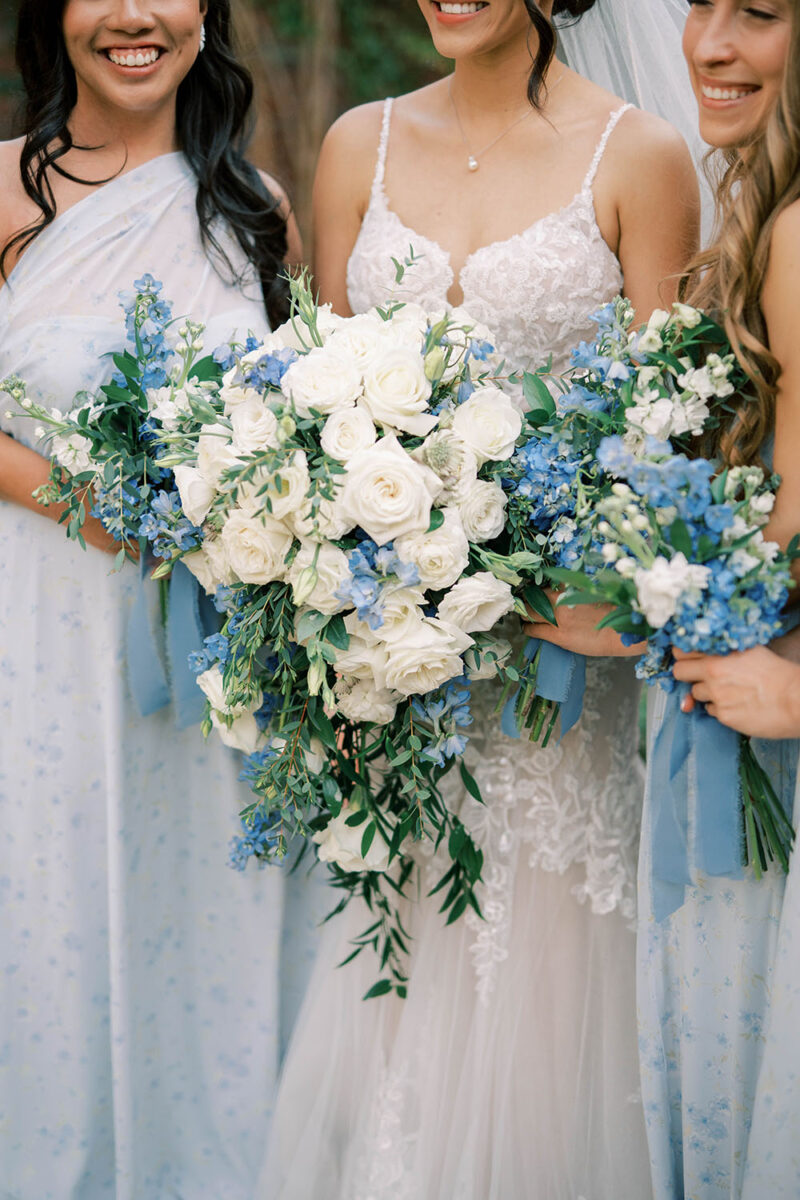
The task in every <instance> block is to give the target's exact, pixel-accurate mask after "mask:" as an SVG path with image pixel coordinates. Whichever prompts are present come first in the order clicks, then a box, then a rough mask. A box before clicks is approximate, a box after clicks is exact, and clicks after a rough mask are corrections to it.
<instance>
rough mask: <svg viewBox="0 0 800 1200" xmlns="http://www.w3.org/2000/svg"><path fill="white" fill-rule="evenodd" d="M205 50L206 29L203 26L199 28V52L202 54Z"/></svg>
mask: <svg viewBox="0 0 800 1200" xmlns="http://www.w3.org/2000/svg"><path fill="white" fill-rule="evenodd" d="M205 48H206V27H205V25H201V26H200V52H201V53H202V51H203V50H205Z"/></svg>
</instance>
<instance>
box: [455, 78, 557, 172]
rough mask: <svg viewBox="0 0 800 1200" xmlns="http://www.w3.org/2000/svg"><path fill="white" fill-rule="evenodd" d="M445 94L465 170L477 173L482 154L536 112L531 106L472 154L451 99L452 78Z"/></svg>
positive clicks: (552, 88) (551, 89)
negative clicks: (451, 113) (460, 144)
mask: <svg viewBox="0 0 800 1200" xmlns="http://www.w3.org/2000/svg"><path fill="white" fill-rule="evenodd" d="M566 74H567V72H566V71H563V72H562V73H561V75H559V77H558V79H557V80H556V81H555V83H554V84H553V86H552V87H551V88H550V91H551V92H552V91H553V90H554V89H555V88H557V87H558V85H559V83H561V80H562V79H563V78H564V75H566ZM447 94H448V95H449V97H450V103H451V104H452V106H453V112H454V113H455V118H456V123H457V124H458V132H459V133H460V134H461V140H462V142H463V143H464V149H465V150H466V152H467V170H468V171H477V170H478V168H479V167H480V165H481V164H480V159H481V158H483V156H484V154H486V153H487V152H488V151H489V150H491V148H492V146H496V145H497V143H498V142H499V141H500V139H501V138H504V137H505V136H506V134H507V133H511V130H512V129H516V127H517V125H520V124H521V123H522V122H523V121H527V119H528V117H531V116H533V114H534V112H536V109H534V108H533V107H532V106H531V107H529V108H528V109H527V111H526V112H524V113H523V114H522V116H521V117H517V119H516V120H515V121H512V122H511V124H510V125H509V126H507V127H506V128H505V129H504V130H503V131H502V133H498V135H497V137H496V138H492V140H491V141H490V142H488V143H487V144H486V145H485V146H483V147H482V149H480V150H477V151H475V152H474V153H473V151H472V150H471V149H470V146H469V141H468V140H467V135H466V133H465V132H464V126H463V125H462V124H461V117H460V116H459V115H458V109H457V108H456V102H455V100H454V99H453V78H452V76H451V77H450V79H448V81H447Z"/></svg>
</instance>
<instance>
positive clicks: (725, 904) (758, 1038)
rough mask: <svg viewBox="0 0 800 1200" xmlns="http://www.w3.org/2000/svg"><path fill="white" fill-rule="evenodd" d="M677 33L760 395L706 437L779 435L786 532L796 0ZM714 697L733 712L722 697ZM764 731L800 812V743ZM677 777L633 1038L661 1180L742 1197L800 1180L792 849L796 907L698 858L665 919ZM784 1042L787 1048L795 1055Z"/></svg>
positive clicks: (713, 7)
mask: <svg viewBox="0 0 800 1200" xmlns="http://www.w3.org/2000/svg"><path fill="white" fill-rule="evenodd" d="M684 49H685V51H686V56H687V60H688V62H689V68H690V74H691V77H692V82H693V86H694V90H695V92H696V95H697V99H698V103H699V106H700V128H701V133H702V135H703V138H704V139H705V140H706V141H707V142H708V143H710V144H711V145H712V146H715V147H718V148H720V149H722V150H724V151H725V155H726V161H727V171H726V174H725V176H724V179H723V181H722V183H721V185H720V187H719V189H718V208H719V213H720V220H719V223H718V229H719V234H718V236H717V239H716V241H715V242H714V243H713V245H712V246H711V248H710V250H709V251H707V252H706V253H705V254H704V255H702V256H701V257H700V258H699V259H698V260H697V261H696V262H695V263H694V264H693V265H692V266H691V267H690V269H689V274H688V277H687V288H686V294H687V295H688V298H689V299H690V300H691V301H692V302H694V303H696V304H699V305H701V306H703V307H705V308H707V309H710V310H715V311H717V312H720V313H722V314H723V315H724V321H725V324H726V328H727V330H728V333H729V336H730V338H731V342H732V344H733V345H734V346H735V347H738V355H739V357H740V361H741V362H742V364H743V365H744V367H745V369H746V370H747V372H748V374H749V375H750V377H751V379H752V380H753V383H754V391H755V394H756V399H755V400H745V399H742V400H741V401H740V402H739V404H738V406H737V407H736V409H735V411H734V412H733V413H732V414H731V418H730V420H729V422H728V424H727V425H726V426H725V427H724V428H723V429H722V430H721V431H720V433H719V436H718V437H717V438H716V439H715V442H714V444H713V445H710V446H706V447H705V448H704V449H705V450H706V451H711V452H716V453H718V454H719V455H720V456H721V457H722V458H723V459H724V460H726V461H728V462H745V463H746V462H753V461H756V460H757V459H758V458H759V452H760V451H762V450H763V448H765V447H769V446H770V445H771V444H773V441H774V454H773V455H772V457H773V459H774V467H775V470H776V471H778V472H779V473H780V474H781V475H782V477H783V484H782V487H781V489H780V492H779V496H778V500H777V503H776V506H775V509H774V512H773V514H772V518H771V520H770V523H769V526H768V527H767V535H768V536H769V537H771V538H772V539H774V540H776V541H779V542H780V543H781V544H783V545H786V544H787V543H788V542H789V541H790V540H791V537H792V535H793V534H794V533H795V532H796V531H797V528H798V517H797V514H798V513H800V472H799V471H798V465H797V464H798V448H799V447H800V346H798V341H797V328H798V319H799V318H800V199H799V198H800V140H798V134H797V130H798V127H800V126H799V125H798V122H800V90H799V89H798V82H797V81H798V76H799V74H800V5H798V3H797V0H769V2H767V0H765V2H764V3H752V4H748V5H745V4H742V3H739V2H738V0H711V2H710V3H709V2H704V3H695V4H692V6H691V8H690V12H689V16H688V21H687V26H686V32H685V37H684ZM790 131H791V132H790ZM765 457H769V455H767V454H765ZM751 654H752V659H751V657H750V656H748V655H744V656H738V659H737V657H736V656H735V657H734V658H732V659H731V660H730V662H729V663H727V662H725V660H719V666H718V667H714V668H713V671H714V672H716V671H719V672H720V674H721V676H724V675H725V673H726V672H728V671H731V670H732V669H734V667H735V665H736V663H737V661H738V662H740V663H742V664H745V665H744V666H743V667H741V668H739V673H740V675H746V674H747V673H748V672H749V671H750V668H749V667H748V666H747V665H746V664H747V663H749V662H751V661H753V662H755V663H758V662H759V661H761V660H762V658H763V656H765V655H766V656H768V657H769V652H768V651H766V650H759V651H753V652H751ZM702 661H703V663H705V664H706V666H705V667H702V666H701V667H698V664H697V662H696V661H695V660H690V661H687V662H682V663H680V664H679V665H678V666H677V667H676V675H677V676H678V677H679V678H680V679H682V680H691V679H693V678H694V679H701V677H702V674H703V672H704V671H705V672H706V674H707V669H706V668H707V664H708V663H709V660H707V659H706V660H702ZM754 678H755V676H754ZM748 686H749V692H748V697H749V703H748V708H749V726H748V731H749V732H752V733H754V734H757V735H766V736H767V737H783V738H786V737H787V734H796V733H797V732H798V729H800V726H786V723H785V722H784V726H785V727H784V728H783V730H782V731H781V732H776V730H775V728H774V727H770V726H769V724H768V723H764V722H760V723H758V724H756V716H757V714H758V713H759V708H760V707H762V699H763V697H760V696H759V697H757V696H756V692H755V690H754V686H755V685H754V683H753V680H752V679H751V681H750V683H749V685H748ZM696 695H697V698H698V699H700V700H709V699H711V700H713V699H715V698H717V699H720V698H721V696H723V695H724V688H723V689H722V690H721V691H720V692H716V691H714V692H711V691H710V690H708V686H707V684H706V683H703V682H700V683H698V691H697V693H696ZM685 703H686V702H685ZM688 704H689V705H691V701H688ZM740 707H741V706H740ZM651 708H652V711H651V713H650V718H651V721H650V731H649V744H650V746H651V747H652V745H653V741H654V738H655V736H656V735H657V733H658V731H659V729H660V727H661V722H662V719H663V714H664V697H663V694H661V695H660V696H656V697H654V703H653V704H652V706H651ZM710 711H711V713H712V715H721V716H723V718H724V717H725V716H726V715H727V714H728V710H727V709H726V708H719V707H717V706H715V705H714V704H713V703H712V706H711V709H710ZM732 723H734V724H735V722H732ZM737 727H738V726H737ZM756 745H757V748H758V753H759V755H760V757H761V758H762V761H763V762H764V764H765V765H766V766H767V769H768V770H769V771H770V773H771V776H772V779H773V782H774V784H775V786H776V790H777V791H778V793H779V794H780V796H781V798H782V800H783V802H784V804H785V806H786V808H787V811H789V812H791V805H792V801H793V795H794V785H795V772H796V762H797V743H796V742H795V741H791V740H783V741H759V742H757V743H756ZM667 790H668V781H667V780H666V779H663V778H656V777H653V775H652V771H651V773H650V778H649V779H648V790H647V798H646V801H645V813H644V823H643V831H642V855H641V859H640V929H639V965H638V969H639V1011H640V1050H641V1059H642V1086H643V1098H644V1104H645V1113H646V1118H647V1123H648V1138H649V1142H650V1152H651V1160H652V1168H653V1182H654V1193H655V1197H656V1200H683V1198H686V1200H733V1198H737V1200H738V1198H739V1197H740V1196H741V1195H742V1194H743V1193H742V1186H743V1182H744V1181H745V1179H746V1180H747V1183H746V1184H745V1192H744V1194H745V1195H746V1196H747V1197H748V1200H762V1198H763V1200H766V1197H770V1198H772V1197H774V1196H786V1197H788V1196H797V1195H800V1174H799V1173H798V1145H800V1141H799V1140H798V1133H800V1123H799V1122H798V1117H797V1102H796V1098H795V1100H794V1102H793V1103H791V1104H790V1093H789V1088H790V1084H791V1080H792V1071H793V1070H795V1071H796V1064H797V1054H796V1048H797V1034H796V1013H795V1021H794V1026H793V1027H791V1026H790V1024H789V1022H788V1020H787V1016H788V1011H789V1010H788V1009H787V1007H786V1002H787V1001H789V998H790V995H791V993H792V992H795V993H796V992H797V990H798V984H799V983H800V980H799V979H798V968H797V965H796V964H797V959H796V955H795V956H794V959H793V960H792V958H791V949H790V947H791V938H792V933H793V932H794V931H795V930H797V928H798V926H797V920H798V913H797V905H798V897H797V896H796V887H795V884H796V883H797V880H796V879H795V878H794V876H795V875H796V873H797V860H796V859H795V860H794V862H793V866H792V877H791V878H790V881H789V889H788V892H787V901H789V900H790V901H791V909H792V910H794V917H793V919H790V920H789V919H787V918H788V914H787V913H784V916H783V918H782V915H781V914H782V906H783V903H784V888H785V884H786V879H785V876H784V875H783V873H782V872H781V871H780V869H778V868H775V867H774V866H773V867H771V869H770V870H769V871H767V872H766V873H765V874H764V876H763V877H762V878H761V880H756V879H755V878H754V877H753V876H752V873H751V871H750V870H749V869H748V870H746V871H745V872H744V877H743V878H739V879H730V878H719V877H715V878H711V877H708V876H704V875H701V874H700V873H699V872H697V871H693V873H692V884H691V885H689V886H687V887H686V889H685V897H684V902H683V904H682V905H681V906H680V907H679V908H678V909H677V911H675V912H674V913H673V914H672V915H671V916H669V917H667V918H666V919H663V920H658V919H657V918H656V916H655V915H654V911H653V900H654V891H655V889H654V882H653V881H654V863H653V853H652V851H653V847H652V845H651V836H652V829H653V827H654V824H655V821H656V815H657V813H658V811H659V808H660V806H662V805H664V804H667V803H668V801H667V796H666V793H667ZM702 799H703V798H702V796H699V797H698V796H697V794H696V791H695V788H694V784H693V781H692V780H691V778H690V781H689V813H690V834H689V851H690V860H691V852H692V834H691V829H692V820H693V815H694V811H695V807H696V805H697V803H698V802H702ZM656 849H657V847H656ZM655 874H656V875H658V868H657V864H656V870H655ZM797 936H800V931H799V932H798V934H797ZM776 948H777V958H776ZM776 992H780V994H781V997H782V999H781V1006H780V1007H779V1006H778V1005H777V1004H773V1016H772V1017H771V1016H770V1006H771V1001H772V998H773V996H775V997H776V999H777V996H776ZM781 1014H783V1015H781ZM771 1021H772V1026H770V1023H771ZM770 1027H772V1034H771V1035H770V1037H771V1038H772V1041H770V1042H767V1033H768V1030H769V1029H770ZM781 1042H782V1043H783V1044H784V1046H785V1047H786V1049H787V1050H788V1052H789V1055H790V1059H792V1058H793V1060H794V1066H793V1067H790V1068H789V1069H788V1070H786V1069H785V1068H786V1065H787V1063H786V1061H784V1062H781V1054H780V1049H779V1045H780V1043H781ZM765 1045H766V1047H767V1049H766V1058H765ZM759 1081H760V1082H759ZM757 1095H758V1100H756V1097H757ZM754 1104H755V1105H756V1108H757V1118H756V1123H755V1126H754V1129H753V1137H752V1145H751V1154H750V1166H749V1167H747V1169H746V1166H747V1158H748V1137H749V1134H750V1128H751V1122H752V1120H753V1112H754ZM769 1123H771V1124H772V1127H773V1129H777V1128H778V1127H779V1126H780V1129H781V1130H782V1142H781V1146H780V1148H779V1149H778V1148H777V1147H776V1148H775V1150H774V1152H773V1150H772V1149H770V1148H769V1147H768V1134H767V1129H766V1127H767V1125H768V1124H769ZM792 1133H793V1135H794V1136H792ZM787 1135H788V1136H787Z"/></svg>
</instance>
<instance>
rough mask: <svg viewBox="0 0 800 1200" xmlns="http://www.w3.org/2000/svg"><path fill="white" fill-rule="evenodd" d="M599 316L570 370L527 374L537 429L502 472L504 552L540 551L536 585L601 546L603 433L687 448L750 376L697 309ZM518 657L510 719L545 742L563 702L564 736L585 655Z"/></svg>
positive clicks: (540, 603)
mask: <svg viewBox="0 0 800 1200" xmlns="http://www.w3.org/2000/svg"><path fill="white" fill-rule="evenodd" d="M591 319H592V320H593V321H594V322H595V323H596V324H597V327H598V329H597V335H596V337H595V338H594V340H593V341H592V342H589V343H587V342H582V343H581V344H580V345H579V346H578V347H577V348H576V349H575V350H574V351H573V354H572V367H571V369H570V371H568V372H567V373H566V374H565V375H564V376H561V377H557V376H556V377H553V376H550V377H547V382H548V383H549V384H550V388H548V386H547V383H546V382H545V377H546V372H545V371H542V372H539V373H537V374H529V375H526V376H525V377H524V381H523V383H524V390H525V395H526V398H527V400H528V404H529V407H530V411H529V412H528V413H527V423H528V424H529V425H530V426H532V427H533V429H534V432H533V434H532V436H531V437H530V438H529V439H528V440H527V441H525V442H524V443H523V444H521V445H519V446H518V448H517V450H516V452H515V454H514V455H513V456H512V458H511V459H510V460H509V461H508V462H507V463H506V464H504V467H503V471H502V478H501V482H502V485H503V487H504V489H505V491H506V494H507V496H508V508H507V513H506V537H507V539H508V540H507V544H506V551H507V552H513V551H514V550H517V549H524V550H527V551H529V552H530V551H533V550H535V551H537V552H538V554H539V566H538V569H537V570H536V571H535V572H534V575H533V579H534V583H535V584H536V585H546V584H547V583H548V582H551V583H552V582H555V581H556V580H557V579H558V578H559V575H558V572H559V571H560V570H563V569H572V570H576V569H580V568H581V566H582V565H583V563H584V559H585V556H586V554H587V551H589V550H590V549H591V547H592V534H593V524H592V521H591V514H592V513H593V511H594V510H595V508H596V506H597V505H598V504H599V503H601V502H602V500H603V499H604V497H606V496H607V495H608V494H609V491H610V489H611V485H612V484H613V482H614V476H613V475H611V474H609V473H608V471H607V470H606V469H605V465H604V463H603V461H602V459H601V458H600V457H598V449H599V447H600V445H601V443H602V441H603V440H604V439H605V438H607V437H609V436H613V435H618V436H621V437H623V439H624V443H625V445H626V447H627V448H628V449H630V450H631V451H633V452H637V451H639V450H642V449H644V447H645V446H646V445H647V444H648V442H649V440H650V439H652V438H654V437H656V438H659V439H661V440H664V441H666V440H669V442H670V444H671V446H672V449H673V450H674V451H675V452H679V451H681V450H687V449H689V447H690V444H691V440H692V438H694V437H695V436H696V435H698V434H699V433H701V432H702V431H703V430H704V429H708V428H711V427H712V426H713V424H714V423H715V422H716V421H718V420H719V419H720V416H721V415H722V413H723V412H724V408H725V404H726V400H727V397H728V396H731V395H733V393H734V391H735V390H736V389H737V388H738V387H740V386H742V385H743V383H744V376H743V374H742V372H741V370H740V368H739V367H738V365H737V364H736V362H735V359H734V357H733V355H732V354H731V353H730V352H729V350H730V347H729V346H728V343H727V341H726V337H725V333H724V331H723V330H722V329H721V328H720V327H719V326H718V325H717V324H716V323H715V322H713V321H711V320H710V319H709V318H707V317H706V316H705V315H704V314H703V313H702V312H700V311H699V310H698V309H695V308H692V307H690V306H688V305H685V304H675V305H674V306H673V309H672V311H671V312H666V311H664V310H657V311H656V312H654V313H653V314H652V316H651V317H650V320H649V322H648V323H647V325H646V326H643V327H642V328H641V329H639V330H638V331H634V330H633V329H632V322H633V310H632V308H631V306H630V304H629V302H628V301H627V300H625V299H624V298H622V297H619V298H617V299H616V300H614V301H612V302H610V303H609V304H606V305H604V306H603V308H601V309H600V310H599V311H598V312H597V313H595V314H593V316H592V318H591ZM551 389H552V394H551ZM525 598H526V600H527V602H528V603H529V604H530V606H531V607H532V608H533V609H534V610H536V611H537V612H539V613H540V614H541V615H542V616H544V617H545V618H546V619H548V620H551V621H553V620H555V617H554V614H553V612H552V609H551V607H550V605H549V602H548V599H547V597H546V596H545V595H544V593H543V592H542V590H541V587H536V586H533V585H529V586H528V587H527V588H526V589H525ZM517 667H518V670H519V673H520V676H521V682H520V685H519V686H518V687H516V686H515V685H514V684H513V683H509V684H508V685H507V687H506V692H505V696H504V700H505V711H504V713H503V728H504V730H505V732H506V733H508V734H509V735H512V736H513V735H514V734H515V733H516V731H517V730H518V729H519V728H520V727H527V729H528V730H529V733H530V736H531V738H532V739H533V740H541V741H542V744H543V745H546V744H547V741H548V739H549V737H550V734H551V732H552V730H553V728H554V725H555V721H556V718H557V717H558V716H559V713H560V716H561V731H562V735H563V733H565V732H567V731H568V730H569V729H570V728H571V726H572V725H573V724H574V723H575V721H577V719H578V717H579V716H580V713H581V708H582V699H583V683H584V677H585V670H584V667H585V660H584V659H583V657H582V656H581V655H577V654H572V653H569V652H567V651H564V650H562V649H561V648H560V647H558V646H555V645H553V644H550V643H548V642H542V641H539V640H538V639H531V640H530V641H529V643H528V645H527V646H526V648H525V652H524V655H523V658H522V661H520V662H519V663H518V664H517Z"/></svg>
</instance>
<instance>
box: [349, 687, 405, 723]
mask: <svg viewBox="0 0 800 1200" xmlns="http://www.w3.org/2000/svg"><path fill="white" fill-rule="evenodd" d="M333 691H334V695H335V696H336V711H337V712H338V713H341V714H342V716H343V717H345V718H346V719H347V720H348V721H370V722H371V723H372V724H373V725H388V724H389V722H390V721H391V720H393V719H394V714H395V712H396V711H397V705H398V704H399V703H400V700H401V697H400V696H399V695H398V694H397V692H391V691H389V689H388V688H381V689H378V688H375V687H373V686H372V684H371V683H370V682H369V681H368V680H365V679H356V678H355V677H353V676H343V677H342V678H341V679H337V680H336V683H335V684H334V688H333Z"/></svg>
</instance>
